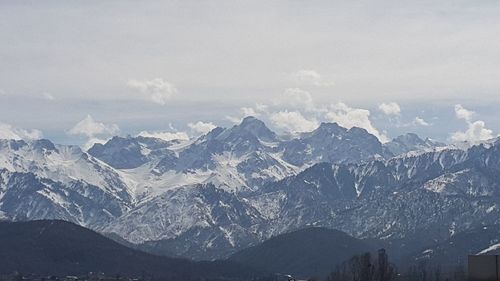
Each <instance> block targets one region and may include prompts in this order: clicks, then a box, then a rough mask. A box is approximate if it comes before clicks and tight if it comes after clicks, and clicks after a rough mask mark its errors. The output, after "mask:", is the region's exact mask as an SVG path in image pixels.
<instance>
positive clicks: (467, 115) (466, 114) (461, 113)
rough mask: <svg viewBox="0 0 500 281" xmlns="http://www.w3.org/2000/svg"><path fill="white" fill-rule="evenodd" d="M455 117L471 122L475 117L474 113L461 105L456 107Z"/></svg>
mask: <svg viewBox="0 0 500 281" xmlns="http://www.w3.org/2000/svg"><path fill="white" fill-rule="evenodd" d="M455 115H456V116H457V118H458V119H464V120H465V121H467V122H469V121H470V120H471V119H472V116H474V111H471V110H467V109H465V108H464V107H463V106H462V105H461V104H456V105H455Z"/></svg>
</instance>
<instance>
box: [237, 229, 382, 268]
mask: <svg viewBox="0 0 500 281" xmlns="http://www.w3.org/2000/svg"><path fill="white" fill-rule="evenodd" d="M375 249H376V246H375V245H373V244H371V243H368V242H366V241H364V240H360V239H356V238H354V237H351V236H349V235H347V234H346V233H344V232H341V231H337V230H331V229H326V228H319V227H314V228H306V229H302V230H298V231H294V232H290V233H287V234H282V235H278V236H276V237H273V238H271V239H269V240H267V241H265V242H263V243H262V244H259V245H257V246H253V247H250V248H247V249H244V250H242V251H240V252H238V253H236V254H234V255H232V256H231V257H230V258H229V260H231V261H237V262H240V263H243V264H247V265H251V266H254V267H258V268H263V269H266V270H267V271H269V272H273V273H281V274H291V275H293V276H301V277H311V276H319V277H324V276H326V275H327V274H328V273H329V272H331V271H332V270H333V269H334V268H335V266H336V265H337V264H340V263H341V262H343V261H345V260H348V259H349V258H351V257H352V256H354V255H358V254H361V253H364V252H370V251H373V250H375Z"/></svg>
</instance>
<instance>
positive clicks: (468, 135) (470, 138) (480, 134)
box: [451, 104, 494, 143]
mask: <svg viewBox="0 0 500 281" xmlns="http://www.w3.org/2000/svg"><path fill="white" fill-rule="evenodd" d="M455 115H456V117H457V118H458V119H463V120H465V122H466V123H467V130H465V132H460V131H459V132H455V133H453V134H452V135H451V140H452V141H454V142H464V141H466V142H471V143H477V142H481V141H485V140H489V139H491V138H493V137H494V136H493V131H492V130H490V129H488V128H486V124H485V122H484V121H482V120H477V121H474V122H473V121H472V117H473V116H474V115H475V112H474V111H472V110H468V109H466V108H464V107H463V106H462V105H460V104H457V105H455Z"/></svg>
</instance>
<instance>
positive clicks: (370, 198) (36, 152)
mask: <svg viewBox="0 0 500 281" xmlns="http://www.w3.org/2000/svg"><path fill="white" fill-rule="evenodd" d="M440 146H442V144H437V143H434V142H431V141H429V140H426V141H423V140H422V139H420V138H419V137H418V136H416V135H413V134H408V135H406V136H402V137H398V138H396V139H395V140H393V141H392V142H390V143H387V144H381V143H380V142H379V141H378V139H377V138H376V137H374V136H373V135H370V134H369V133H368V132H366V131H365V130H363V129H359V128H351V129H346V128H342V127H340V126H338V125H337V124H328V123H323V124H321V126H320V127H319V128H317V129H316V130H314V131H312V132H310V133H304V134H302V135H300V136H298V137H296V138H295V139H292V140H290V139H287V140H285V139H282V138H280V137H279V136H277V135H276V134H275V133H274V132H272V131H271V130H269V129H268V128H267V127H266V126H265V124H264V123H263V122H262V121H260V120H258V119H255V118H253V117H248V118H245V119H244V120H243V122H242V123H241V124H239V125H236V126H233V127H231V128H227V129H224V128H215V129H214V130H212V131H211V132H209V133H208V134H206V135H204V136H201V137H199V138H197V139H195V140H190V141H184V142H180V141H170V142H166V141H162V140H158V139H154V138H143V137H136V138H132V137H126V138H120V137H115V138H113V139H111V140H110V141H109V142H108V143H106V144H104V145H95V146H94V147H92V148H91V149H90V150H89V151H88V152H84V151H81V150H80V149H79V148H78V147H75V146H62V145H54V144H52V143H51V142H50V141H48V140H38V141H30V142H25V141H12V140H0V168H1V170H0V217H3V218H6V219H11V220H26V219H29V220H31V219H40V218H56V219H64V220H68V221H72V222H75V223H78V224H81V225H84V226H88V227H91V228H92V229H94V230H97V231H101V232H105V233H113V234H117V235H119V236H121V237H123V238H125V239H127V240H128V241H131V242H134V243H138V244H140V246H139V247H142V248H144V249H148V250H150V251H154V252H156V253H167V254H171V255H177V256H185V257H191V258H195V259H214V258H221V257H227V256H228V255H230V254H231V253H233V252H234V251H236V250H237V249H241V248H244V247H247V246H249V245H254V244H256V243H258V242H260V241H264V240H266V239H267V238H269V237H272V236H274V235H278V234H281V233H285V232H288V231H291V230H295V229H300V228H303V227H307V226H323V227H327V228H333V229H338V230H341V231H344V232H346V233H348V234H350V235H352V236H354V237H357V238H381V239H386V240H387V239H405V238H406V237H414V236H415V235H418V234H419V233H425V236H426V239H427V238H428V239H429V240H432V241H445V240H446V239H449V238H450V237H452V236H453V235H455V234H457V233H460V232H463V231H467V230H469V229H472V228H474V227H477V226H481V225H485V224H487V225H495V224H499V223H500V221H499V218H500V216H499V209H498V206H497V202H500V201H499V192H500V189H499V184H500V178H499V176H498V175H500V173H499V172H500V143H498V142H489V143H488V144H483V145H478V146H473V147H471V148H468V149H456V148H451V147H441V148H436V147H440ZM399 153H402V154H399ZM395 154H399V155H395ZM27 198H29V199H27ZM487 246H489V245H487ZM487 246H486V247H487ZM486 247H485V248H486Z"/></svg>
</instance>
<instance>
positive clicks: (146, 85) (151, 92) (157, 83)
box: [127, 78, 178, 105]
mask: <svg viewBox="0 0 500 281" xmlns="http://www.w3.org/2000/svg"><path fill="white" fill-rule="evenodd" d="M127 85H128V86H129V87H130V88H132V89H135V90H138V91H140V92H141V93H143V94H145V95H148V96H149V97H150V98H151V100H152V101H153V102H154V103H157V104H160V105H165V104H166V103H167V100H168V99H170V98H171V97H172V96H173V95H174V94H176V93H177V92H178V91H177V88H176V87H175V86H174V84H172V83H170V82H168V81H166V80H163V79H161V78H155V79H152V80H143V81H139V80H135V79H132V80H130V81H129V82H128V83H127Z"/></svg>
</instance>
